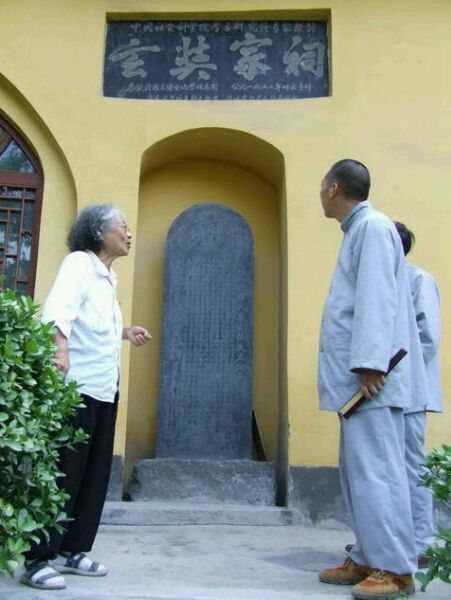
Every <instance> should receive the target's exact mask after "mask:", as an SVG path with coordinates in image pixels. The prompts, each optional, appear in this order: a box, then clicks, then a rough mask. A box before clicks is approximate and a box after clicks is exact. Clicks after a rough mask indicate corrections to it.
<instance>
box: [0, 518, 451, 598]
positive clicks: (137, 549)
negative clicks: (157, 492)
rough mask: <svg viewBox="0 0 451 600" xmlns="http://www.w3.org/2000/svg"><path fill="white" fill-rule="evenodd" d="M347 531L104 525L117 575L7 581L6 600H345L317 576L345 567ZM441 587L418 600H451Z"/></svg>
mask: <svg viewBox="0 0 451 600" xmlns="http://www.w3.org/2000/svg"><path fill="white" fill-rule="evenodd" d="M349 541H352V540H351V539H350V534H349V533H347V532H346V531H335V530H325V529H313V528H305V527H300V526H287V527H281V526H279V527H273V526H267V527H262V526H257V527H255V526H233V525H179V526H174V525H168V526H151V527H149V526H147V527H139V526H125V525H104V526H102V527H101V529H100V532H99V535H98V537H97V541H96V545H95V547H94V549H93V552H92V557H93V558H94V557H95V559H97V560H100V561H101V562H103V563H105V564H106V565H107V566H108V567H109V569H110V573H109V575H107V577H102V578H99V579H93V578H87V577H79V576H74V575H72V576H71V575H68V576H66V578H67V583H68V587H67V589H66V590H62V591H59V592H58V591H54V592H43V591H38V590H33V589H31V588H28V587H25V586H23V585H21V584H19V583H17V582H16V581H13V580H11V579H10V578H8V577H7V576H0V599H1V600H43V599H45V600H48V599H49V598H55V600H56V599H58V600H299V599H308V600H333V599H336V600H344V599H349V598H350V597H351V596H350V592H349V588H348V587H342V586H331V585H325V584H321V583H320V582H319V581H318V579H317V573H318V570H319V569H320V568H322V567H324V566H328V565H329V566H330V565H334V564H337V563H339V562H341V560H342V557H343V553H342V552H341V548H342V547H343V545H344V544H345V543H347V542H349ZM450 596H451V590H450V586H449V585H446V584H444V583H441V582H438V583H437V582H434V583H433V584H431V586H430V587H429V589H428V591H427V592H426V593H424V594H421V593H420V592H417V597H418V598H419V600H420V599H421V600H445V599H447V600H449V599H450Z"/></svg>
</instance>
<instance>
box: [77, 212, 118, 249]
mask: <svg viewBox="0 0 451 600" xmlns="http://www.w3.org/2000/svg"><path fill="white" fill-rule="evenodd" d="M116 212H118V209H117V208H115V207H114V206H113V205H112V204H90V205H89V206H87V207H86V208H84V209H83V210H82V211H81V212H80V213H79V214H78V216H77V218H76V219H75V221H74V222H73V223H72V227H71V229H70V232H69V235H68V237H67V245H68V246H69V250H70V251H71V252H75V251H76V250H92V252H95V253H96V254H98V253H99V252H100V250H101V249H102V245H103V238H102V233H103V232H104V231H105V230H107V229H109V227H110V224H111V220H112V218H113V217H114V215H115V213H116Z"/></svg>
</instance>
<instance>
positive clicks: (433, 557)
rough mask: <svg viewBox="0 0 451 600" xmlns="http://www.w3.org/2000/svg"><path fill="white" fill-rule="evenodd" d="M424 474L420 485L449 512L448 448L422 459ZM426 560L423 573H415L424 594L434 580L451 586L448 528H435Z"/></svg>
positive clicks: (450, 458) (450, 448)
mask: <svg viewBox="0 0 451 600" xmlns="http://www.w3.org/2000/svg"><path fill="white" fill-rule="evenodd" d="M425 467H426V472H425V473H424V474H423V475H422V476H421V477H420V481H421V485H424V486H425V487H427V488H429V489H430V490H431V491H432V494H433V495H434V497H435V498H437V500H439V501H440V502H442V503H443V505H444V506H445V507H447V508H448V509H449V510H451V445H449V446H448V445H446V444H444V445H443V446H442V447H441V448H439V449H435V450H432V452H431V453H430V454H429V455H428V456H427V458H426V463H425ZM426 554H427V555H428V556H429V558H430V562H429V567H428V570H427V571H426V573H417V579H418V581H419V582H420V583H421V590H422V591H423V592H424V591H425V589H426V586H427V585H428V584H429V583H430V582H431V581H432V580H433V579H435V578H439V579H441V580H442V581H444V582H445V583H450V584H451V529H449V528H447V527H440V526H439V527H438V533H437V535H436V543H434V544H433V545H432V546H431V547H430V548H428V549H427V550H426Z"/></svg>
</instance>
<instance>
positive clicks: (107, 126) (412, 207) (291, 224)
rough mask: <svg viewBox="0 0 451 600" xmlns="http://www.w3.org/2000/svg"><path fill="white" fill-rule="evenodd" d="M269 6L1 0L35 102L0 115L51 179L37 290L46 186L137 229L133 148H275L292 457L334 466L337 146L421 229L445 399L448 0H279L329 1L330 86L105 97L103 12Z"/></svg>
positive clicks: (58, 233)
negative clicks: (246, 141)
mask: <svg viewBox="0 0 451 600" xmlns="http://www.w3.org/2000/svg"><path fill="white" fill-rule="evenodd" d="M275 4H276V3H275V2H274V0H239V1H238V0H236V1H235V0H164V1H163V0H160V1H158V0H152V1H151V0H136V1H134V0H127V1H126V0H96V1H95V2H93V1H92V0H78V1H77V2H70V1H63V2H62V1H61V0H40V2H35V1H34V0H20V1H17V0H3V1H2V3H1V5H0V34H1V39H2V52H1V54H0V72H1V73H2V74H3V76H4V77H5V78H6V79H7V80H8V81H10V82H11V84H12V85H13V86H14V88H15V89H17V90H18V91H19V92H20V94H21V95H22V96H23V97H24V98H25V99H26V101H27V103H29V105H30V106H31V107H32V108H33V111H34V113H33V115H32V114H31V113H28V116H27V117H25V116H24V117H23V118H21V117H20V115H18V111H19V105H20V102H19V101H15V100H14V99H13V98H12V97H11V96H9V100H8V99H7V100H5V104H4V105H2V111H3V112H5V113H6V114H9V115H10V116H11V118H12V119H14V121H15V122H16V123H17V124H18V126H20V128H21V130H22V132H23V133H24V135H25V136H26V137H27V139H28V140H29V141H30V143H31V144H32V145H33V146H34V147H35V148H36V150H37V152H38V154H39V156H40V159H41V161H42V163H43V166H44V171H45V175H46V188H45V192H44V201H45V205H44V211H47V212H45V213H44V221H43V227H44V228H46V229H44V230H43V233H42V234H41V243H42V240H43V239H44V238H45V239H51V240H55V245H54V250H53V252H52V253H50V254H47V253H45V252H44V248H45V246H41V249H40V256H39V266H38V288H37V289H38V296H39V297H40V298H42V297H43V296H44V295H45V293H46V291H47V289H48V286H49V284H50V280H51V278H52V276H53V273H54V270H55V266H56V263H57V262H58V260H60V259H61V258H62V256H63V254H64V250H63V245H62V238H63V235H62V230H63V229H64V227H65V222H66V220H67V216H68V213H66V212H64V211H65V210H66V209H60V207H59V205H57V203H56V197H57V196H61V198H66V197H69V196H71V195H72V198H74V197H75V193H74V187H75V188H76V190H77V206H78V207H80V206H83V205H85V204H87V203H89V202H93V201H103V200H111V201H113V202H115V203H117V204H118V205H119V206H121V207H122V208H124V209H125V211H126V212H127V214H128V218H129V221H130V224H131V226H132V227H133V229H134V230H135V231H136V229H137V220H138V210H139V201H138V199H139V191H140V183H139V177H140V169H141V157H142V155H143V153H144V152H145V151H146V150H147V149H148V148H150V147H152V146H153V145H154V144H155V143H156V142H158V141H159V140H162V139H164V138H166V137H168V136H170V135H173V134H177V133H178V132H180V131H184V130H186V129H188V128H192V129H195V128H203V127H214V128H226V129H235V130H242V131H246V132H249V133H251V134H253V135H255V136H257V137H258V138H261V139H263V140H266V141H267V142H269V143H270V144H272V145H273V146H275V147H276V148H277V149H278V150H279V151H280V152H281V153H282V155H283V157H284V159H285V169H286V181H285V190H286V227H287V247H286V281H287V290H288V291H287V297H286V310H287V319H286V323H285V324H284V325H283V326H284V327H286V331H287V346H286V348H284V349H283V353H284V352H286V360H287V379H286V382H285V383H286V393H287V398H288V406H287V418H288V421H289V426H290V437H289V442H288V453H289V462H290V464H309V465H320V464H323V465H333V464H336V433H337V429H338V428H337V423H336V418H335V417H334V416H333V415H329V414H325V413H320V412H319V411H318V409H317V396H316V389H315V371H316V352H317V338H318V330H319V322H320V316H321V310H322V303H323V299H324V297H325V295H326V293H327V289H328V285H329V280H330V275H331V272H332V269H333V264H334V261H335V257H336V254H337V249H338V245H339V241H340V231H339V228H338V226H337V223H336V222H329V221H326V220H325V219H324V217H323V216H322V214H321V210H320V206H319V201H318V188H319V181H320V179H321V177H322V175H323V174H324V172H325V171H326V169H327V168H328V167H329V165H330V164H331V163H332V162H334V161H335V160H337V159H339V158H342V157H344V156H351V157H355V158H358V159H360V160H362V161H363V162H365V163H366V164H367V165H368V167H369V168H370V170H371V173H372V176H373V182H374V184H373V190H372V194H371V198H372V200H373V203H374V204H375V205H376V206H377V207H378V208H380V209H382V210H383V211H385V212H387V213H388V214H389V215H390V216H392V217H393V218H396V219H399V220H403V221H405V222H406V223H407V224H408V225H409V226H410V227H411V228H412V229H413V230H414V231H415V233H416V235H417V240H418V241H417V247H416V249H415V251H414V253H413V255H412V261H413V260H415V262H416V263H417V264H419V265H420V266H422V267H424V268H425V269H427V270H429V271H430V272H432V273H433V274H434V275H435V277H436V278H437V280H438V282H439V285H440V289H441V295H442V318H443V343H442V360H443V385H444V392H445V398H446V402H447V403H448V405H449V398H450V387H451V370H450V368H449V365H450V359H451V334H450V332H451V281H450V278H449V276H448V270H449V269H448V261H449V256H450V254H451V238H450V236H449V230H450V228H451V201H450V198H449V191H448V187H449V185H448V182H449V173H450V167H451V151H450V144H449V140H450V139H451V104H450V101H449V98H450V97H451V83H450V80H449V56H451V3H450V2H449V0H430V1H428V2H426V1H425V0H410V1H409V2H408V3H407V2H405V0H367V1H366V2H362V1H361V0H329V1H328V3H327V4H325V3H324V2H323V1H322V0H321V1H320V0H309V1H307V0H290V1H288V0H285V1H278V2H277V10H278V11H279V12H278V14H277V16H278V17H280V11H282V10H290V11H302V10H310V9H315V10H322V11H326V12H327V11H329V10H330V25H331V41H332V47H331V55H332V59H333V60H332V83H333V88H332V89H333V95H332V96H331V97H329V98H320V99H310V100H298V101H295V100H286V101H283V100H280V101H279V100H278V101H241V102H213V101H211V102H208V101H206V102H184V101H146V100H121V99H112V98H103V97H102V94H101V87H102V60H103V48H104V39H105V18H106V15H107V14H113V13H116V14H118V13H127V14H128V15H132V14H133V13H139V14H140V16H144V15H146V16H149V15H152V16H153V17H158V13H160V15H161V14H163V13H166V14H167V13H177V12H179V13H183V14H184V15H185V16H186V15H187V14H190V13H191V14H193V15H194V14H197V15H198V14H205V13H208V12H210V15H212V14H214V13H212V12H211V11H215V12H216V13H225V12H227V11H229V13H228V18H229V17H230V18H234V17H237V18H239V17H240V16H241V13H240V11H253V12H255V11H271V10H272V9H274V6H275ZM265 16H267V13H266V14H265ZM2 98H4V95H2ZM37 115H39V117H38V116H37ZM39 118H40V119H41V120H42V122H43V123H44V124H45V126H46V128H47V129H48V131H50V132H51V133H52V136H53V138H54V140H56V141H57V144H58V146H59V149H60V152H61V153H62V155H64V156H65V157H66V159H67V164H68V165H69V169H70V171H71V172H72V174H73V178H74V182H75V186H74V184H73V183H72V182H71V176H70V174H69V170H68V169H66V171H64V169H62V167H61V169H62V170H61V169H60V170H59V171H58V167H57V163H58V159H57V158H56V155H54V159H51V158H50V156H51V150H50V148H49V147H46V143H44V139H43V137H42V136H43V134H41V133H40V132H39V127H38V125H37V123H38V121H39ZM39 122H40V121H39ZM40 136H41V137H40ZM44 137H45V136H44ZM40 140H42V142H41V141H40ZM48 143H50V142H48ZM52 160H53V161H54V169H53V170H52V168H51V164H52ZM58 173H59V175H58ZM70 189H72V192H70V193H69V190H70ZM69 204H70V202H69ZM57 207H58V210H63V212H64V214H63V215H62V216H61V220H57V219H56V217H55V215H56V214H57V213H54V212H53V211H54V209H55V210H56V208H57ZM68 210H69V209H68ZM51 226H52V227H53V228H51ZM44 231H45V234H44ZM135 259H140V257H138V256H136V252H135V251H134V252H133V253H132V256H131V257H129V259H128V261H127V260H123V261H122V262H121V263H119V262H118V271H119V275H120V295H121V299H122V304H123V311H124V317H125V321H126V322H127V321H129V320H130V319H131V317H132V305H133V297H132V296H133V294H132V292H133V286H134V260H135ZM127 352H128V351H127V350H126V351H125V354H124V362H123V379H122V392H123V403H122V406H121V413H120V418H119V425H118V436H117V440H116V448H115V451H116V452H118V453H123V451H124V449H125V444H126V440H125V431H126V413H127V396H128V372H129V361H128V354H127ZM152 358H153V360H154V361H157V360H158V357H157V356H153V357H152ZM450 430H451V416H450V413H449V411H448V412H447V413H446V414H445V415H444V416H438V417H433V418H431V425H430V428H429V441H428V443H429V445H430V446H432V445H437V444H440V443H442V442H445V441H449V431H450ZM129 436H131V437H132V436H133V433H129ZM132 442H133V439H131V441H130V443H132Z"/></svg>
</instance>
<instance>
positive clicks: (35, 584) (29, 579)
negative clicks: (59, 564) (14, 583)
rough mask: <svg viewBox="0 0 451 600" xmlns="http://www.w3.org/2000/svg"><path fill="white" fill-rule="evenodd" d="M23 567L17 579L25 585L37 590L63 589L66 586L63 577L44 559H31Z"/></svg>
mask: <svg viewBox="0 0 451 600" xmlns="http://www.w3.org/2000/svg"><path fill="white" fill-rule="evenodd" d="M25 569H26V571H25V573H24V574H23V575H22V576H21V578H20V580H19V581H20V582H21V583H24V584H25V585H29V586H30V587H32V588H36V589H38V590H63V589H64V588H65V587H66V581H65V579H64V577H62V576H61V575H60V574H59V573H58V572H57V571H55V569H53V568H52V567H51V566H50V565H49V563H48V562H47V561H45V560H37V561H32V562H31V563H30V564H29V565H28V566H27V565H25Z"/></svg>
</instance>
